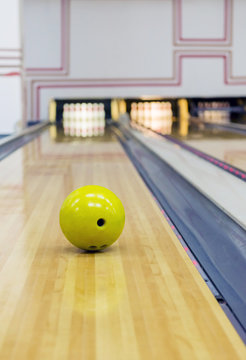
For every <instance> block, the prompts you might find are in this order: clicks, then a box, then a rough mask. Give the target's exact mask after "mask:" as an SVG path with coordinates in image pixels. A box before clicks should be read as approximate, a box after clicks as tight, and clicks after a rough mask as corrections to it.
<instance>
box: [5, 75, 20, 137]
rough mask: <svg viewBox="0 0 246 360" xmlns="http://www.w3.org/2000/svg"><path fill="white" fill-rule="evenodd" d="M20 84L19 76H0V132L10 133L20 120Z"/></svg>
mask: <svg viewBox="0 0 246 360" xmlns="http://www.w3.org/2000/svg"><path fill="white" fill-rule="evenodd" d="M21 86H22V85H21V81H20V78H19V76H11V77H7V76H4V77H1V78H0V134H11V133H12V132H13V131H14V129H15V127H16V124H17V122H19V121H21V120H22V97H21V92H22V88H21Z"/></svg>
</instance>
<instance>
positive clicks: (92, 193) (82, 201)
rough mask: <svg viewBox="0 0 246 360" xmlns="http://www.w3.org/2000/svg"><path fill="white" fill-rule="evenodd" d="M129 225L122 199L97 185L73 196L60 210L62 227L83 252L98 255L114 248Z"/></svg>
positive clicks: (72, 193)
mask: <svg viewBox="0 0 246 360" xmlns="http://www.w3.org/2000/svg"><path fill="white" fill-rule="evenodd" d="M124 223H125V211H124V207H123V205H122V203H121V201H120V199H119V198H118V197H117V196H116V195H115V194H114V193H113V192H112V191H110V190H108V189H106V188H104V187H102V186H97V185H88V186H83V187H81V188H79V189H77V190H74V191H73V192H71V193H70V194H69V195H68V196H67V198H66V199H65V200H64V202H63V204H62V207H61V210H60V226H61V229H62V232H63V234H64V235H65V237H66V238H67V239H68V240H69V241H70V242H71V243H72V244H73V245H75V246H77V247H78V248H80V249H84V250H89V251H98V250H102V249H105V248H106V247H108V246H110V245H112V244H113V243H114V242H115V241H116V240H117V239H118V237H119V236H120V234H121V232H122V230H123V227H124Z"/></svg>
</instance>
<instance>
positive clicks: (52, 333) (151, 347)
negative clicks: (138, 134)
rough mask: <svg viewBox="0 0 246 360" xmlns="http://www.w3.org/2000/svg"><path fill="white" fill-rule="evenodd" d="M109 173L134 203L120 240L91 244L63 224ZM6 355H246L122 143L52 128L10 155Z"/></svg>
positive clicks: (2, 168) (2, 336) (0, 293)
mask: <svg viewBox="0 0 246 360" xmlns="http://www.w3.org/2000/svg"><path fill="white" fill-rule="evenodd" d="M88 184H98V185H102V186H106V187H108V188H109V189H111V190H112V191H114V192H115V193H116V194H117V195H118V196H119V198H120V199H121V200H122V202H123V204H124V207H125V211H126V225H125V229H124V231H123V233H122V235H121V237H120V239H119V241H118V242H116V243H115V244H114V245H113V246H112V247H111V248H109V249H108V250H105V251H104V252H101V253H95V254H93V253H84V252H82V251H79V250H77V249H76V248H74V247H73V246H72V245H70V244H69V243H68V242H67V241H66V240H65V239H64V236H63V235H62V232H61V230H60V228H59V223H58V214H59V209H60V206H61V204H62V202H63V200H64V198H65V197H66V195H68V193H69V192H71V191H72V190H73V189H75V188H77V187H80V186H83V185H88ZM0 229H1V239H0V241H1V250H0V319H1V323H0V359H4V360H5V359H7V360H9V359H15V360H16V359H18V360H27V359H28V360H29V359H30V360H33V359H40V360H41V359H42V360H50V359H52V360H53V359H57V360H58V359H59V360H63V359H69V360H72V359H76V360H77V359H83V360H87V359H88V360H111V359H112V360H118V359H119V360H121V359H122V360H152V359H153V360H159V359H168V360H169V359H223V360H224V359H229V360H232V359H245V358H246V351H245V346H244V345H243V343H242V342H241V340H240V339H239V337H238V335H237V334H236V332H235V331H234V329H233V327H232V326H231V324H230V322H229V321H228V319H227V318H226V316H225V315H224V313H223V311H222V310H221V308H220V306H219V305H218V304H217V302H216V300H215V299H214V297H213V295H212V294H211V293H210V291H209V290H208V288H207V287H206V285H205V283H204V282H203V280H202V279H201V277H200V275H199V274H198V272H197V270H196V269H195V267H194V266H193V264H192V262H191V261H190V259H189V258H188V257H187V254H186V253H185V251H184V250H183V248H182V246H181V245H180V243H179V241H178V240H177V239H176V237H175V236H174V234H173V232H172V230H171V228H170V226H169V225H168V223H167V222H166V220H165V219H164V217H163V215H162V214H161V212H160V210H159V208H158V207H157V205H156V203H155V201H154V200H153V198H152V196H151V194H150V193H149V191H148V190H147V188H146V186H145V185H144V183H143V182H142V180H141V179H140V177H139V175H138V174H137V173H136V171H135V169H134V167H133V165H132V164H131V162H130V160H129V159H128V158H127V157H126V155H125V153H124V152H123V150H122V148H121V146H120V145H119V144H118V143H117V142H116V141H112V140H111V139H110V138H108V139H105V138H103V139H101V140H100V141H99V140H97V141H92V140H88V141H76V142H72V143H70V142H60V143H59V142H58V143H57V142H55V141H52V140H51V139H50V138H49V133H48V131H46V132H45V133H44V134H43V135H42V136H41V137H40V138H38V139H36V140H34V141H33V142H32V143H29V144H28V145H26V146H25V147H24V148H22V149H20V150H18V151H16V152H15V153H13V154H12V155H11V156H9V157H8V158H6V159H4V160H3V161H2V162H1V163H0Z"/></svg>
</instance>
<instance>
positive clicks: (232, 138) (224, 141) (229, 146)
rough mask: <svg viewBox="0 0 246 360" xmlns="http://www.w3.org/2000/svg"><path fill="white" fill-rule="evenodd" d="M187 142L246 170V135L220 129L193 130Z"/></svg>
mask: <svg viewBox="0 0 246 360" xmlns="http://www.w3.org/2000/svg"><path fill="white" fill-rule="evenodd" d="M185 143H187V144H188V145H190V146H193V147H194V148H196V149H198V150H201V151H203V152H205V153H207V154H209V155H211V156H214V157H216V158H218V159H220V160H222V161H225V162H227V163H228V164H230V165H232V166H235V167H237V168H239V169H241V170H244V171H246V136H245V135H239V134H233V133H230V132H225V131H221V130H218V129H214V130H204V131H194V130H193V131H191V132H190V133H189V134H188V137H187V139H185Z"/></svg>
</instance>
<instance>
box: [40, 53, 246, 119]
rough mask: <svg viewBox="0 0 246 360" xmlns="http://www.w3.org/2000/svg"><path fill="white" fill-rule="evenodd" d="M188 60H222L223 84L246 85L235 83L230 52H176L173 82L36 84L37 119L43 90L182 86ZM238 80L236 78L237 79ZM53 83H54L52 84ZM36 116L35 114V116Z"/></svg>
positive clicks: (112, 81)
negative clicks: (184, 68) (231, 69)
mask: <svg viewBox="0 0 246 360" xmlns="http://www.w3.org/2000/svg"><path fill="white" fill-rule="evenodd" d="M186 58H190V59H191V58H200V59H202V58H214V59H222V60H223V70H224V71H223V82H224V84H225V85H246V78H245V79H243V81H235V80H233V77H232V76H231V73H230V66H229V65H230V53H229V52H226V51H225V52H213V53H207V52H206V53H199V52H195V51H193V52H191V53H189V52H187V53H185V52H184V53H182V52H176V53H175V67H176V78H175V79H174V80H173V81H170V79H167V81H165V79H160V80H158V79H156V81H146V80H145V81H141V79H139V81H135V82H134V81H131V80H130V79H129V80H124V79H122V80H119V79H116V80H114V79H108V80H107V81H105V80H100V79H90V80H88V79H85V80H80V81H76V80H72V79H70V80H69V79H67V80H66V79H65V80H62V81H60V82H59V83H57V82H56V83H55V80H47V82H46V83H42V84H36V86H35V87H34V89H33V90H34V91H35V101H36V111H35V119H36V120H39V119H40V96H41V91H42V90H43V89H51V88H53V89H58V88H63V89H66V88H109V87H110V88H114V87H167V86H169V87H171V86H175V87H178V86H181V85H182V78H183V59H186ZM235 79H236V78H235ZM52 82H53V83H52ZM37 83H38V81H37ZM33 115H34V114H33Z"/></svg>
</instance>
